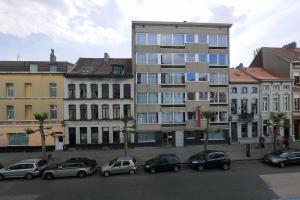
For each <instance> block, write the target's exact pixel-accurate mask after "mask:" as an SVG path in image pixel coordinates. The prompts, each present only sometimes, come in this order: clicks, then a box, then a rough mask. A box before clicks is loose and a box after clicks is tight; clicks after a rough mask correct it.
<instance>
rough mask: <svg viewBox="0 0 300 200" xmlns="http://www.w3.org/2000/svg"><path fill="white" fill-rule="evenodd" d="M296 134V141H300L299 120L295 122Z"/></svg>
mask: <svg viewBox="0 0 300 200" xmlns="http://www.w3.org/2000/svg"><path fill="white" fill-rule="evenodd" d="M294 127H295V128H294V134H295V140H299V139H300V121H299V120H295V121H294Z"/></svg>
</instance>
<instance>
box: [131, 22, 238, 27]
mask: <svg viewBox="0 0 300 200" xmlns="http://www.w3.org/2000/svg"><path fill="white" fill-rule="evenodd" d="M132 25H133V26H134V25H148V26H149V25H150V26H151V25H154V26H168V25H172V26H176V25H177V26H198V27H199V26H202V27H226V28H230V27H231V26H232V24H227V23H199V22H186V21H183V22H167V21H132Z"/></svg>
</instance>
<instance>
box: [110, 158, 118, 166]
mask: <svg viewBox="0 0 300 200" xmlns="http://www.w3.org/2000/svg"><path fill="white" fill-rule="evenodd" d="M115 162H117V159H116V158H115V159H113V160H111V161H110V162H109V166H111V165H113V164H114V163H115Z"/></svg>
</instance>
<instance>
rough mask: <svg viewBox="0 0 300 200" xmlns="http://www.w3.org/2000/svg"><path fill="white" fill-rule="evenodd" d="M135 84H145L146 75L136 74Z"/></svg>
mask: <svg viewBox="0 0 300 200" xmlns="http://www.w3.org/2000/svg"><path fill="white" fill-rule="evenodd" d="M137 84H147V73H137Z"/></svg>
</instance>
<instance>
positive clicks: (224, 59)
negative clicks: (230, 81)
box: [219, 54, 228, 65]
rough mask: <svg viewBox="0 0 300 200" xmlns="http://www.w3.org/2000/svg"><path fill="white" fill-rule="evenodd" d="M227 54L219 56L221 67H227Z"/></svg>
mask: <svg viewBox="0 0 300 200" xmlns="http://www.w3.org/2000/svg"><path fill="white" fill-rule="evenodd" d="M227 64H228V62H227V54H219V65H227Z"/></svg>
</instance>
